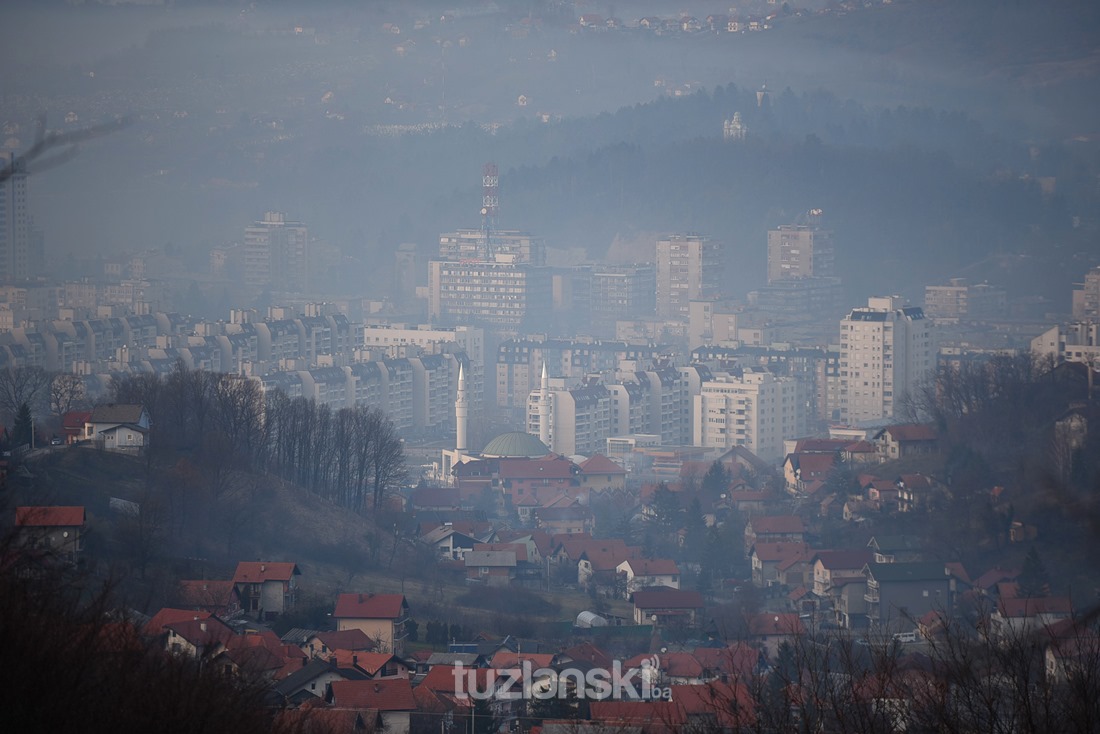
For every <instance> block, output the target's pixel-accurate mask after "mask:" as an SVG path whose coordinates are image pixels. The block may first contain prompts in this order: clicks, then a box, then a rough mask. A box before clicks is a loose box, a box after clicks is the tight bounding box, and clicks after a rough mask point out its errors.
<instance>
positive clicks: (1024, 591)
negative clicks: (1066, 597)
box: [1017, 546, 1050, 597]
mask: <svg viewBox="0 0 1100 734" xmlns="http://www.w3.org/2000/svg"><path fill="white" fill-rule="evenodd" d="M1017 583H1019V585H1020V596H1023V597H1033V596H1046V595H1047V594H1049V593H1050V574H1049V573H1047V567H1046V566H1045V565H1043V560H1042V559H1041V558H1039V551H1038V550H1036V549H1035V546H1031V550H1029V551H1028V552H1027V555H1026V556H1024V567H1023V569H1022V570H1021V571H1020V577H1019V578H1018V579H1017Z"/></svg>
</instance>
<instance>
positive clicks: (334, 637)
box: [300, 629, 378, 659]
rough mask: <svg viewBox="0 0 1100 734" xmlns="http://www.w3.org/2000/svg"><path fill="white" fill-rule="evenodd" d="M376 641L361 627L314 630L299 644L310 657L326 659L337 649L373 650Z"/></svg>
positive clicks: (376, 645)
mask: <svg viewBox="0 0 1100 734" xmlns="http://www.w3.org/2000/svg"><path fill="white" fill-rule="evenodd" d="M377 647H378V643H377V642H376V641H374V640H372V639H371V638H370V637H367V634H366V633H365V632H363V630H361V629H346V630H337V631H335V632H314V633H313V634H311V635H310V636H309V637H308V638H306V641H305V643H304V644H302V646H301V648H300V649H301V650H302V652H303V653H305V654H306V655H308V656H309V657H310V658H318V657H319V658H325V659H328V658H329V657H330V656H331V655H332V654H333V653H335V652H336V651H337V650H347V651H351V652H373V651H374V650H375V649H376V648H377Z"/></svg>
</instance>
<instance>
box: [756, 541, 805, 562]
mask: <svg viewBox="0 0 1100 734" xmlns="http://www.w3.org/2000/svg"><path fill="white" fill-rule="evenodd" d="M809 549H810V546H808V545H806V544H805V543H797V542H793V541H786V542H784V541H780V542H777V543H756V544H755V545H753V552H754V553H756V557H757V558H759V559H760V560H761V561H762V562H765V563H772V562H774V563H778V562H780V561H783V560H785V559H787V558H790V557H791V556H792V555H795V554H799V553H805V552H807V551H808V550H809Z"/></svg>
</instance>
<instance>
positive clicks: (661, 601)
mask: <svg viewBox="0 0 1100 734" xmlns="http://www.w3.org/2000/svg"><path fill="white" fill-rule="evenodd" d="M630 600H631V601H632V602H633V603H634V624H655V625H658V626H664V625H668V624H675V625H677V626H683V625H685V624H686V625H687V626H694V625H695V623H696V622H697V621H698V620H699V617H700V615H702V613H703V596H702V594H700V593H699V592H698V591H687V590H682V589H674V588H671V587H668V586H652V587H649V588H645V589H638V590H637V591H635V592H634V593H633V594H631V595H630Z"/></svg>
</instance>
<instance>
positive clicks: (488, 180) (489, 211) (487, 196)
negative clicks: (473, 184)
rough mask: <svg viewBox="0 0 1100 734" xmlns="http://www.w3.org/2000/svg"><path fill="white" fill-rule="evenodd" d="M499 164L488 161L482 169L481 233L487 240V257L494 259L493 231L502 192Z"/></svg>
mask: <svg viewBox="0 0 1100 734" xmlns="http://www.w3.org/2000/svg"><path fill="white" fill-rule="evenodd" d="M499 183H500V177H499V176H498V175H497V164H496V163H486V164H485V167H484V168H482V170H481V233H482V237H483V238H484V240H485V259H486V260H492V259H493V231H494V230H495V229H496V226H497V210H498V209H499V207H500V194H499V193H498V190H497V186H498V184H499Z"/></svg>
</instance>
